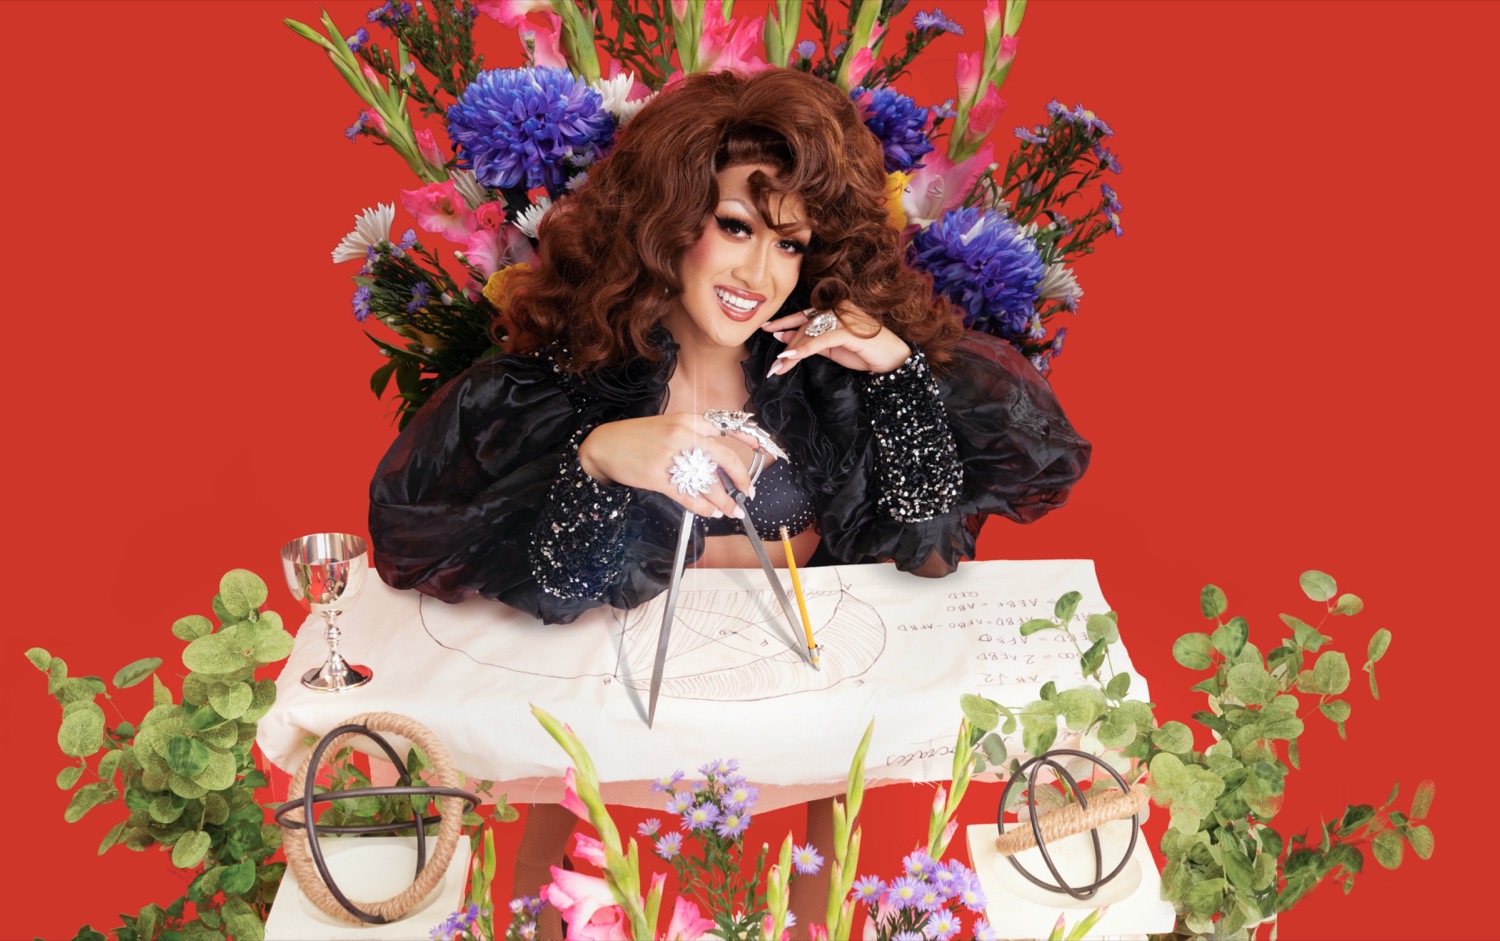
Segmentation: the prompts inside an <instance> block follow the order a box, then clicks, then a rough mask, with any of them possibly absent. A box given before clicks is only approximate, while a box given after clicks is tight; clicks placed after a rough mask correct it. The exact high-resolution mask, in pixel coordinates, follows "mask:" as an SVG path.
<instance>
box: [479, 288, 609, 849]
mask: <svg viewBox="0 0 1500 941" xmlns="http://www.w3.org/2000/svg"><path fill="white" fill-rule="evenodd" d="M492 273H493V272H485V274H492ZM561 803H562V805H563V806H564V807H566V808H568V809H569V810H571V811H572V812H573V814H574V816H576V817H577V818H578V819H579V820H587V819H589V809H588V807H587V806H585V805H584V803H583V801H582V800H580V799H579V797H578V775H577V773H576V772H574V770H573V769H572V768H569V769H568V770H567V772H566V773H564V774H563V796H562V801H561Z"/></svg>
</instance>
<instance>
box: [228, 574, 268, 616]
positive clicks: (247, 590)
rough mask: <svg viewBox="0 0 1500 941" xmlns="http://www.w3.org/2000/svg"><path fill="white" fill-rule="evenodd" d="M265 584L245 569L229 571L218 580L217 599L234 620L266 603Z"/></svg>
mask: <svg viewBox="0 0 1500 941" xmlns="http://www.w3.org/2000/svg"><path fill="white" fill-rule="evenodd" d="M266 594H267V593H266V583H265V582H263V581H261V580H260V576H258V575H256V574H255V573H254V572H251V571H249V570H247V569H230V570H229V571H228V572H225V573H224V577H223V578H221V579H219V599H220V601H221V603H222V604H223V605H224V610H226V611H228V612H229V613H230V614H232V615H234V617H235V619H236V620H239V619H243V618H246V617H248V616H249V615H250V613H251V612H252V611H254V610H256V609H257V608H259V607H260V606H261V605H263V604H265V603H266Z"/></svg>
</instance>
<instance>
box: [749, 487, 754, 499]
mask: <svg viewBox="0 0 1500 941" xmlns="http://www.w3.org/2000/svg"><path fill="white" fill-rule="evenodd" d="M749 496H750V499H752V500H754V499H755V485H754V484H751V485H750V493H749Z"/></svg>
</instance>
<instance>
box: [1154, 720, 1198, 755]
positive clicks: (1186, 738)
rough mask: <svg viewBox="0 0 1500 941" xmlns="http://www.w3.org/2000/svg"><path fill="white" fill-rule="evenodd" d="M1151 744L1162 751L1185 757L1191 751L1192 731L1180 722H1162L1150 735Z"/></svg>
mask: <svg viewBox="0 0 1500 941" xmlns="http://www.w3.org/2000/svg"><path fill="white" fill-rule="evenodd" d="M1151 744H1153V745H1155V746H1156V747H1157V748H1160V749H1161V750H1162V751H1166V752H1172V753H1173V754H1177V755H1185V754H1187V753H1188V752H1190V751H1192V750H1193V730H1192V729H1190V728H1188V727H1187V726H1186V725H1183V724H1182V723H1181V722H1175V721H1174V722H1164V723H1162V727H1161V728H1159V729H1157V730H1156V731H1154V732H1152V733H1151Z"/></svg>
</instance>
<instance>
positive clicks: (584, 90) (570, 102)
mask: <svg viewBox="0 0 1500 941" xmlns="http://www.w3.org/2000/svg"><path fill="white" fill-rule="evenodd" d="M614 131H615V119H614V118H612V117H611V116H610V114H609V112H608V111H605V110H604V98H603V97H602V96H601V95H600V94H599V93H598V92H597V91H594V90H593V89H592V88H590V87H589V86H588V85H587V84H585V83H584V81H583V80H582V79H580V78H577V77H576V76H574V75H573V73H572V72H569V71H568V70H567V69H548V68H532V69H489V70H487V71H484V72H480V73H479V77H478V78H476V79H475V80H474V82H473V84H471V85H470V86H469V87H468V88H465V89H464V93H463V95H462V96H461V97H460V98H459V99H458V101H457V102H456V103H454V104H452V105H450V106H449V108H448V136H449V137H450V138H451V139H452V140H453V143H454V144H456V145H457V146H458V148H459V153H458V158H459V165H460V166H464V167H471V168H473V170H474V176H475V178H476V179H478V181H479V182H480V183H482V184H483V185H485V186H489V187H493V188H496V189H504V188H506V187H512V186H520V185H523V184H524V185H525V186H526V187H527V188H528V189H530V188H533V187H537V186H545V187H546V188H547V193H548V195H549V196H552V197H553V198H554V199H555V198H556V197H557V196H558V195H559V194H561V192H562V191H563V188H564V185H565V183H566V182H567V176H568V174H567V167H566V166H565V164H569V163H571V164H573V165H574V166H577V165H580V164H585V163H589V162H591V161H593V160H595V159H597V158H598V157H599V156H600V155H601V154H602V153H603V150H604V147H605V146H606V145H607V144H608V143H609V141H610V139H611V137H612V136H613V135H614Z"/></svg>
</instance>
